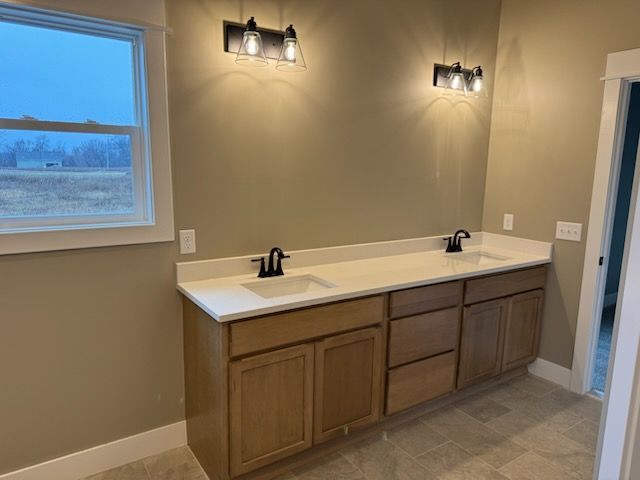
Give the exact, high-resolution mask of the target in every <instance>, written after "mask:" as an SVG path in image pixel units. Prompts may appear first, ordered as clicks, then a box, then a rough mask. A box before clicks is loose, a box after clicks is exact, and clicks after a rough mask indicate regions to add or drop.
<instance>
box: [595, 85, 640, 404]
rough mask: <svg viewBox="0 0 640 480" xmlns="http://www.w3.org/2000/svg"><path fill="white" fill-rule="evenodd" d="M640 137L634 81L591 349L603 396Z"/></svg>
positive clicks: (639, 92)
mask: <svg viewBox="0 0 640 480" xmlns="http://www.w3.org/2000/svg"><path fill="white" fill-rule="evenodd" d="M639 141H640V83H633V84H632V85H631V91H630V95H629V108H628V113H627V124H626V127H625V133H624V140H623V147H622V156H621V161H620V169H619V173H618V175H617V180H616V183H615V184H614V186H615V185H617V189H616V190H617V192H612V199H611V200H612V201H614V202H615V206H614V207H613V212H614V213H613V224H612V229H611V232H610V246H609V252H608V255H606V256H605V257H604V263H606V272H607V273H606V280H605V282H604V283H605V285H604V301H603V308H602V310H601V312H600V322H599V323H598V324H597V325H596V328H597V329H598V334H597V339H598V340H597V347H596V349H595V351H594V355H595V358H594V361H593V362H592V364H593V372H592V375H591V390H592V391H593V393H594V394H596V395H598V396H600V397H603V396H604V393H605V388H606V384H607V383H606V380H607V370H608V367H609V359H610V357H611V356H610V352H611V341H612V334H613V327H614V321H615V316H616V306H617V304H618V290H619V285H620V275H621V272H622V261H623V256H624V248H625V242H626V238H627V225H628V222H629V207H630V205H631V197H632V193H633V183H634V182H633V180H634V175H635V171H636V159H637V157H638V143H639Z"/></svg>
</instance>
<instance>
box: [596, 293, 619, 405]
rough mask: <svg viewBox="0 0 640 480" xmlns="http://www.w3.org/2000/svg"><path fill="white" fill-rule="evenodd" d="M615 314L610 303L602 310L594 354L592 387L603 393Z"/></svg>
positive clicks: (614, 307) (614, 308) (613, 306)
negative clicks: (596, 347) (596, 349)
mask: <svg viewBox="0 0 640 480" xmlns="http://www.w3.org/2000/svg"><path fill="white" fill-rule="evenodd" d="M615 314H616V306H615V305H612V306H610V307H607V308H605V309H604V310H603V311H602V322H601V323H600V337H599V338H598V353H597V354H596V367H595V370H594V372H593V383H592V387H593V389H594V390H595V391H596V392H598V393H600V394H601V395H602V394H604V389H605V386H606V385H607V368H609V352H610V351H611V334H612V332H613V319H614V317H615Z"/></svg>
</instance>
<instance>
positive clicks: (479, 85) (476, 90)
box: [468, 67, 489, 98]
mask: <svg viewBox="0 0 640 480" xmlns="http://www.w3.org/2000/svg"><path fill="white" fill-rule="evenodd" d="M468 94H469V96H471V97H476V98H487V97H488V96H489V92H488V91H487V82H486V80H485V78H484V75H483V73H482V69H481V68H480V67H476V68H474V70H473V74H472V76H471V80H470V81H469V89H468Z"/></svg>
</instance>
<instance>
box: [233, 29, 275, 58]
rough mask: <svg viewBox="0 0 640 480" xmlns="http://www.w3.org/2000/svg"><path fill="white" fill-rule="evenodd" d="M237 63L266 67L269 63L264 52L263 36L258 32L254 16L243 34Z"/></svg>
mask: <svg viewBox="0 0 640 480" xmlns="http://www.w3.org/2000/svg"><path fill="white" fill-rule="evenodd" d="M236 63H237V64H239V65H250V66H253V67H265V66H266V65H267V64H268V63H269V62H268V60H267V56H266V55H265V53H264V46H263V44H262V37H261V36H260V32H258V25H257V24H256V21H255V19H254V17H251V18H250V19H249V21H248V22H247V26H246V27H245V29H244V33H243V34H242V40H241V41H240V47H239V48H238V54H237V55H236Z"/></svg>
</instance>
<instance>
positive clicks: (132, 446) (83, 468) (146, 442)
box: [0, 421, 187, 480]
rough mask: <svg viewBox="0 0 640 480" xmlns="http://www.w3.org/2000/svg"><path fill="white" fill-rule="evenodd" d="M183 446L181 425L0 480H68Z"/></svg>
mask: <svg viewBox="0 0 640 480" xmlns="http://www.w3.org/2000/svg"><path fill="white" fill-rule="evenodd" d="M186 443H187V424H186V422H185V421H182V422H178V423H174V424H172V425H166V426H164V427H160V428H156V429H155V430H149V431H148V432H143V433H139V434H137V435H133V436H131V437H127V438H122V439H120V440H116V441H114V442H109V443H105V444H104V445H98V446H97V447H93V448H89V449H87V450H82V451H80V452H76V453H72V454H70V455H66V456H64V457H59V458H54V459H53V460H49V461H48V462H44V463H40V464H38V465H33V466H31V467H27V468H23V469H21V470H16V471H15V472H9V473H5V474H3V475H0V480H43V479H46V480H71V479H80V478H84V477H87V476H89V475H93V474H96V473H100V472H103V471H105V470H109V469H111V468H115V467H119V466H121V465H125V464H127V463H131V462H135V461H136V460H140V459H142V458H145V457H149V456H151V455H157V454H159V453H162V452H165V451H167V450H171V449H172V448H177V447H181V446H183V445H186Z"/></svg>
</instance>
